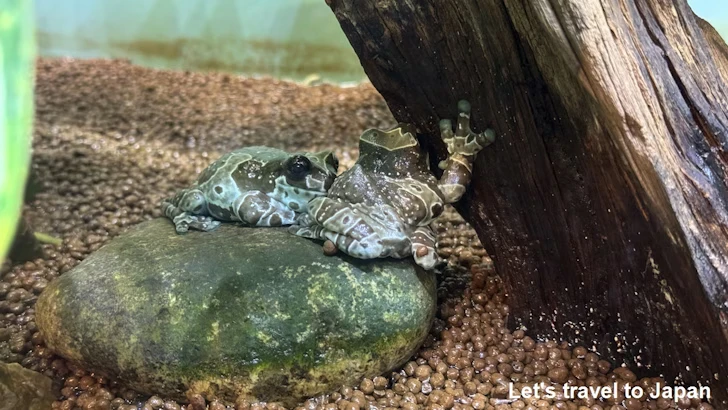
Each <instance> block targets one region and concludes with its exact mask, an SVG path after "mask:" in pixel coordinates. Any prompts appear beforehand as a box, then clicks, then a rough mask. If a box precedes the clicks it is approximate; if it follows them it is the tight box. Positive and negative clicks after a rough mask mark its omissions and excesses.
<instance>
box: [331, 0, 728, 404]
mask: <svg viewBox="0 0 728 410" xmlns="http://www.w3.org/2000/svg"><path fill="white" fill-rule="evenodd" d="M327 2H328V4H329V5H330V6H331V8H332V10H333V11H334V13H335V14H336V16H337V18H338V20H339V22H340V23H341V27H342V29H343V30H344V32H345V33H346V35H347V36H348V38H349V41H350V43H351V44H352V46H353V48H354V50H355V51H356V53H357V54H358V55H359V58H360V60H361V63H362V65H363V67H364V69H365V71H366V73H367V74H368V76H369V78H370V79H371V81H372V83H373V84H374V86H375V87H376V88H377V89H378V90H379V91H380V93H381V94H382V96H383V97H384V98H385V100H386V101H387V103H388V104H389V107H390V109H391V110H392V113H393V114H394V116H395V117H396V119H397V120H399V121H404V122H410V123H413V124H415V125H416V126H417V127H418V130H419V132H420V133H421V137H422V138H421V140H422V142H423V145H425V146H426V147H427V148H428V149H430V150H431V153H432V156H433V158H432V160H433V161H432V163H433V164H437V159H442V158H443V157H444V145H443V144H442V143H440V142H439V141H438V137H439V136H438V135H439V133H438V127H437V121H438V120H439V119H440V118H451V117H453V116H454V115H455V114H456V102H457V100H458V99H461V98H466V99H468V100H469V101H470V102H471V104H472V106H473V125H474V129H475V130H476V131H482V130H483V129H485V128H486V127H492V128H494V129H495V131H496V134H497V140H496V143H495V144H493V145H491V146H490V147H488V148H487V149H485V150H484V151H483V152H482V153H481V154H480V156H479V158H478V159H477V161H476V165H475V169H474V181H473V184H472V189H471V191H470V193H469V195H468V197H466V198H465V201H464V202H463V203H462V205H461V211H463V213H464V214H465V215H466V217H467V218H468V219H469V221H470V222H471V223H472V224H473V225H474V227H475V229H476V230H477V231H478V234H479V236H480V239H481V240H482V241H483V243H484V245H485V246H486V248H487V250H488V251H489V253H490V254H491V255H492V256H493V258H494V260H495V263H496V267H497V270H498V271H499V273H500V274H501V275H502V276H503V278H504V279H505V281H506V284H507V286H508V289H509V293H510V305H511V307H512V312H513V314H512V318H513V320H514V321H515V322H517V323H518V324H523V325H525V326H526V327H528V328H529V329H530V331H531V332H532V333H533V334H535V335H538V336H544V337H559V338H565V339H567V340H569V341H571V342H573V343H575V344H581V345H584V346H586V347H592V346H596V347H597V348H598V349H599V350H600V352H601V353H602V354H604V355H605V356H607V357H609V358H611V359H613V360H617V361H624V362H625V363H627V364H629V365H632V366H633V368H635V369H638V370H642V371H643V372H644V373H643V374H651V375H655V374H658V373H664V374H665V375H666V379H667V380H668V381H673V378H676V379H678V380H679V381H682V382H685V383H691V384H692V383H697V382H701V383H703V384H709V385H710V386H711V387H713V394H714V396H716V398H717V401H714V403H721V402H722V403H723V404H724V405H725V404H726V400H728V207H727V204H728V152H727V149H728V145H727V144H728V114H727V113H726V107H728V86H727V85H726V84H727V79H728V64H727V62H728V52H727V51H726V50H728V48H726V46H725V43H724V42H723V41H722V40H721V39H720V37H719V36H718V35H717V33H715V31H714V30H712V28H711V27H709V26H708V25H707V24H706V23H704V22H701V21H700V20H699V19H697V18H696V17H695V16H694V14H693V13H692V11H691V10H690V8H689V7H688V6H687V4H686V2H685V0H420V1H413V0H379V1H355V0H327ZM721 407H722V406H721Z"/></svg>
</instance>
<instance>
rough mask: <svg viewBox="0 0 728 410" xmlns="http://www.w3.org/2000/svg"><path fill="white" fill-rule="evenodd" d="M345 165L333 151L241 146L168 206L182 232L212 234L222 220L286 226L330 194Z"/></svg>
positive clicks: (168, 210)
mask: <svg viewBox="0 0 728 410" xmlns="http://www.w3.org/2000/svg"><path fill="white" fill-rule="evenodd" d="M338 167H339V163H338V160H337V159H336V157H335V156H334V154H333V153H332V152H331V151H322V152H318V153H312V154H310V153H296V154H289V153H287V152H285V151H282V150H279V149H275V148H270V147H247V148H241V149H238V150H235V151H232V152H229V153H227V154H225V155H223V156H222V157H221V158H220V159H218V160H217V161H215V162H213V163H212V164H211V165H210V166H208V167H207V168H206V169H205V170H204V171H202V173H201V174H200V176H199V177H198V178H197V181H196V182H195V183H194V184H193V185H192V186H191V187H189V188H186V189H183V190H181V191H180V192H179V193H177V195H175V196H174V198H170V199H167V200H165V201H164V202H163V204H162V207H163V210H164V214H165V215H166V216H167V217H168V218H170V219H171V220H172V221H173V222H174V225H175V229H176V230H177V232H178V233H184V232H187V231H188V230H189V229H190V228H191V229H196V230H201V231H209V230H212V229H215V228H216V227H218V226H219V225H220V221H240V222H243V223H245V224H247V225H253V226H284V225H291V224H293V223H294V221H295V220H296V218H297V217H298V216H299V215H300V214H301V213H304V212H306V211H307V210H308V203H309V201H311V200H312V199H314V198H318V197H321V196H324V195H326V192H327V190H328V189H329V187H330V186H331V184H332V182H333V181H334V178H335V177H336V172H337V169H338Z"/></svg>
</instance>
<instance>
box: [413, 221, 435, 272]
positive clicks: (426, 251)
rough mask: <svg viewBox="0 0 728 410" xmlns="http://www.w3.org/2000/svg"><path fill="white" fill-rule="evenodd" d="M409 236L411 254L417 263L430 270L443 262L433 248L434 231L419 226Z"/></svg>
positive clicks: (427, 227)
mask: <svg viewBox="0 0 728 410" xmlns="http://www.w3.org/2000/svg"><path fill="white" fill-rule="evenodd" d="M410 238H411V240H412V256H413V257H414V258H415V262H416V263H417V264H418V265H420V266H422V267H423V268H425V269H427V270H430V269H434V268H435V267H436V266H437V265H439V264H441V263H443V260H442V259H440V257H439V256H438V255H437V250H436V249H435V246H436V244H437V238H436V236H435V233H434V232H432V228H430V227H429V226H419V227H417V229H416V230H415V231H414V232H413V233H412V236H411V237H410Z"/></svg>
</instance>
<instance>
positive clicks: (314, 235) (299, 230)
mask: <svg viewBox="0 0 728 410" xmlns="http://www.w3.org/2000/svg"><path fill="white" fill-rule="evenodd" d="M316 228H320V227H317V226H304V225H291V226H289V227H288V233H291V234H293V235H296V236H302V237H304V238H310V239H319V232H320V229H316Z"/></svg>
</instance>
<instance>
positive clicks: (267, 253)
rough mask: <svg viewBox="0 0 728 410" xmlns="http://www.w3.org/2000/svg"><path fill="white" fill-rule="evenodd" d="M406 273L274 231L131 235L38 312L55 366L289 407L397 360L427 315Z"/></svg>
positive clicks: (149, 388) (151, 228)
mask: <svg viewBox="0 0 728 410" xmlns="http://www.w3.org/2000/svg"><path fill="white" fill-rule="evenodd" d="M435 299H436V295H435V279H434V274H432V273H426V272H423V271H421V270H419V269H418V268H416V267H415V265H414V264H413V263H411V262H410V261H402V260H400V261H397V260H376V261H362V260H356V259H353V258H349V257H347V256H345V255H341V254H339V255H337V256H333V257H330V256H325V255H323V253H322V250H321V244H320V243H316V242H313V241H310V240H307V239H304V238H299V237H296V236H293V235H290V234H288V233H287V232H286V231H285V229H275V228H245V227H240V226H235V225H231V224H223V226H221V227H220V228H218V229H217V230H215V231H213V232H207V233H203V232H190V233H188V234H185V235H177V234H176V233H175V231H174V227H173V226H172V224H171V223H170V222H169V221H168V220H166V219H157V220H153V221H149V222H146V223H144V224H141V225H139V226H137V227H135V228H133V229H131V230H130V231H129V232H127V233H126V234H124V235H121V236H120V237H118V238H116V239H114V240H113V241H111V242H110V243H109V244H107V245H106V246H104V247H103V248H101V249H99V250H98V251H97V252H95V253H94V254H92V255H91V256H89V257H88V258H87V259H86V260H84V261H83V262H82V263H81V264H79V265H78V266H77V267H76V268H75V269H73V270H72V271H70V272H68V273H66V274H64V275H63V276H61V277H60V278H58V279H57V280H56V281H54V282H52V283H51V284H50V285H49V286H48V288H47V289H46V291H45V292H44V293H43V294H42V295H41V297H40V298H39V300H38V303H37V305H36V320H37V323H38V326H39V328H40V331H41V332H42V334H43V337H44V338H45V341H46V343H47V344H48V346H49V347H51V348H52V349H53V350H55V351H56V352H58V353H59V354H61V355H62V356H64V357H66V358H68V359H71V360H72V361H75V362H78V363H80V364H82V365H84V366H86V367H88V368H90V369H93V370H96V371H100V372H102V373H105V374H107V375H108V376H111V377H116V378H118V379H119V380H120V381H122V382H124V383H125V384H127V385H129V386H131V387H133V388H135V389H137V390H139V391H142V392H146V393H149V394H163V395H167V396H169V397H174V398H177V399H184V397H185V395H186V394H189V393H200V394H203V395H205V396H207V397H212V396H216V397H221V398H223V399H228V400H235V399H236V398H238V397H245V398H247V399H251V400H267V401H282V402H284V403H288V404H290V403H292V402H295V401H296V400H300V399H301V398H304V397H309V396H312V395H315V394H318V393H322V392H325V391H329V390H332V389H336V388H338V387H339V386H341V385H342V384H348V383H356V382H358V380H359V379H361V378H362V377H372V376H374V375H377V374H381V373H384V372H386V371H388V370H390V369H393V368H394V367H396V366H398V365H400V364H401V363H403V362H404V361H406V360H407V359H408V358H409V357H410V356H411V355H412V353H413V352H414V351H415V350H416V349H417V347H418V346H419V345H420V344H421V342H422V341H423V339H424V337H425V336H426V334H427V332H428V329H429V326H430V323H431V320H432V317H433V315H434V311H435V305H436V303H435V302H436V301H435Z"/></svg>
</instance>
